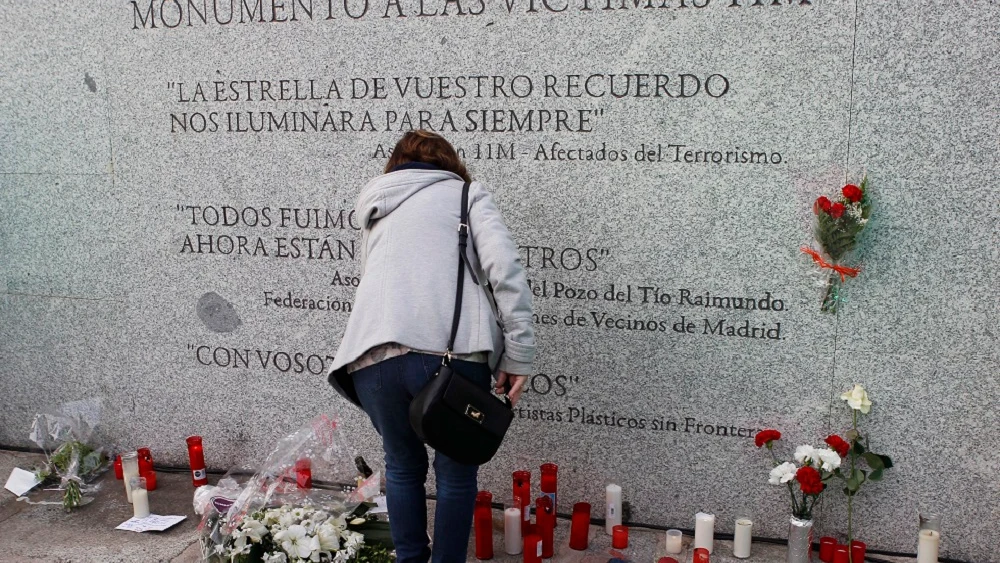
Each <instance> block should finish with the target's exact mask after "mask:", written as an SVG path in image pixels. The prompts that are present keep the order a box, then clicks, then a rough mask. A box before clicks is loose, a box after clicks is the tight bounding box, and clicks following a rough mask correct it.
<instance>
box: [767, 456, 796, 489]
mask: <svg viewBox="0 0 1000 563" xmlns="http://www.w3.org/2000/svg"><path fill="white" fill-rule="evenodd" d="M796 471H798V467H796V466H795V464H794V463H790V462H787V461H786V462H785V463H782V464H781V465H779V466H777V467H775V468H774V469H772V470H771V477H770V478H769V479H768V480H767V482H768V483H770V484H772V485H782V484H784V483H787V482H789V481H791V480H792V479H794V478H795V472H796Z"/></svg>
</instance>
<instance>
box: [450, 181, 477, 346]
mask: <svg viewBox="0 0 1000 563" xmlns="http://www.w3.org/2000/svg"><path fill="white" fill-rule="evenodd" d="M459 217H460V219H459V222H458V282H457V283H456V284H455V314H454V315H453V316H452V318H451V336H450V337H449V338H448V348H447V349H446V350H445V353H444V360H443V362H442V363H444V365H448V364H449V363H451V351H452V349H453V348H454V347H455V337H457V336H458V321H459V320H460V319H461V317H462V291H463V290H464V286H465V264H466V262H468V261H469V257H468V256H466V255H465V250H466V247H467V246H468V245H469V182H465V183H464V184H462V210H461V212H460V214H459ZM469 273H470V274H472V281H473V282H474V283H476V285H478V284H479V280H477V279H476V274H475V273H473V271H472V265H471V264H470V265H469Z"/></svg>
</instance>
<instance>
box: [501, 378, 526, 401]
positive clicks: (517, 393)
mask: <svg viewBox="0 0 1000 563" xmlns="http://www.w3.org/2000/svg"><path fill="white" fill-rule="evenodd" d="M508 381H509V382H510V391H508V392H507V396H508V397H510V403H511V404H512V405H516V404H517V400H518V399H520V398H521V392H522V391H523V390H524V384H525V383H526V382H527V381H528V376H527V375H514V374H512V373H507V372H505V371H500V372H499V373H498V374H497V383H496V392H497V394H498V395H501V394H503V392H504V388H505V387H506V386H507V382H508Z"/></svg>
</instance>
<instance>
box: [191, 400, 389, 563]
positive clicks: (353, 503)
mask: <svg viewBox="0 0 1000 563" xmlns="http://www.w3.org/2000/svg"><path fill="white" fill-rule="evenodd" d="M352 459H353V458H352V456H351V454H350V451H349V449H348V447H347V444H346V442H345V440H344V437H343V433H342V431H341V429H340V426H339V423H338V420H337V419H336V418H334V417H329V416H326V415H323V416H318V417H316V418H314V419H313V420H311V421H310V422H309V423H308V424H305V425H304V426H302V427H301V428H299V429H298V430H296V431H295V432H293V433H291V434H289V435H288V436H286V437H285V438H283V439H281V440H280V441H278V443H277V444H276V445H275V447H274V449H273V450H272V451H271V453H270V454H269V455H268V457H267V459H266V460H265V462H264V463H263V464H262V465H261V466H260V467H258V468H255V469H251V468H248V467H245V466H244V467H235V468H233V469H231V470H229V472H227V473H226V475H225V476H224V477H223V478H222V479H221V480H220V481H219V483H218V485H217V486H214V487H213V486H204V487H199V488H198V490H197V491H195V497H194V505H195V512H197V513H198V514H201V515H202V521H201V525H200V527H199V529H200V530H201V545H202V555H203V557H204V559H205V560H206V561H212V562H222V561H226V562H232V561H235V562H258V561H260V562H268V563H278V562H281V563H294V562H298V561H310V562H328V561H330V562H336V563H344V562H347V561H389V549H390V548H391V540H389V539H388V526H387V525H385V523H384V522H375V521H373V520H372V519H370V518H367V517H365V513H366V511H367V508H368V507H369V506H370V504H368V503H369V501H371V499H372V498H374V497H375V496H376V495H377V494H378V493H379V490H380V481H381V475H380V474H379V473H377V472H376V473H374V474H372V475H370V476H368V477H367V478H361V477H358V475H357V469H356V467H355V465H354V463H353V462H352ZM379 524H382V525H379Z"/></svg>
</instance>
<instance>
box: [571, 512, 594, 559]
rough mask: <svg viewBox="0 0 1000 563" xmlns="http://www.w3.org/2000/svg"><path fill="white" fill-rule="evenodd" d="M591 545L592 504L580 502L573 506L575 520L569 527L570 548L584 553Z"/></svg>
mask: <svg viewBox="0 0 1000 563" xmlns="http://www.w3.org/2000/svg"><path fill="white" fill-rule="evenodd" d="M588 545H590V503H589V502H578V503H576V504H574V505H573V519H572V520H571V521H570V527H569V547H570V549H575V550H577V551H583V550H585V549H587V546H588Z"/></svg>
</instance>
